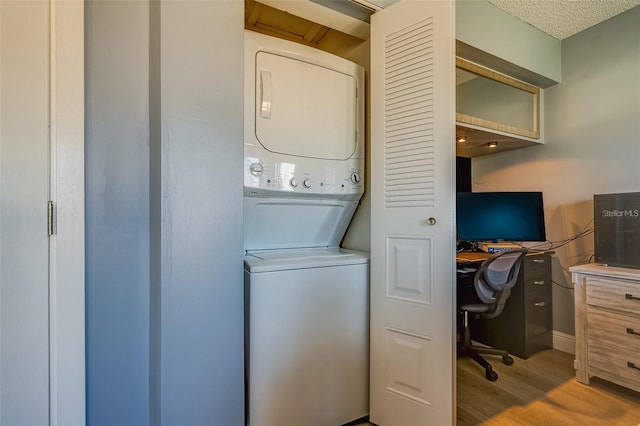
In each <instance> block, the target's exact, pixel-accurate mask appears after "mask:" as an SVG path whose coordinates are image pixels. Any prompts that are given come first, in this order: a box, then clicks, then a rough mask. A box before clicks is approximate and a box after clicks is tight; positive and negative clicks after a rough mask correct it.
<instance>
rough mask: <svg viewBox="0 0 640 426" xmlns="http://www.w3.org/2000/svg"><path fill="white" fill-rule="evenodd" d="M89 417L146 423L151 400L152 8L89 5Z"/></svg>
mask: <svg viewBox="0 0 640 426" xmlns="http://www.w3.org/2000/svg"><path fill="white" fill-rule="evenodd" d="M85 14H86V15H85V23H86V25H85V27H86V29H85V36H86V40H85V43H86V45H85V55H86V71H85V81H86V83H85V84H86V93H85V97H86V139H85V167H86V357H87V359H86V361H87V364H86V368H87V375H86V380H87V393H86V395H87V423H88V424H91V425H116V424H117V425H123V426H124V425H143V424H147V423H148V412H149V408H148V404H149V370H148V360H149V121H148V120H149V118H148V116H149V111H148V108H149V95H148V79H149V77H148V75H149V70H148V50H149V11H148V4H147V3H146V2H144V1H94V0H91V1H87V2H86V12H85Z"/></svg>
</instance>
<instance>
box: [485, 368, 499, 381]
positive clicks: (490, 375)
mask: <svg viewBox="0 0 640 426" xmlns="http://www.w3.org/2000/svg"><path fill="white" fill-rule="evenodd" d="M485 375H486V376H487V380H489V381H490V382H495V381H496V380H498V373H496V372H495V371H493V369H492V368H491V367H487V368H486V370H485Z"/></svg>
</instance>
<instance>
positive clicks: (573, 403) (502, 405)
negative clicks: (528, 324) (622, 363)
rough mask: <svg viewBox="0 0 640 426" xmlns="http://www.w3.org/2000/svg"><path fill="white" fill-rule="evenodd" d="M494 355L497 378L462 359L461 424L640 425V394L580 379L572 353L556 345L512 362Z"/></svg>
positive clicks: (459, 384)
mask: <svg viewBox="0 0 640 426" xmlns="http://www.w3.org/2000/svg"><path fill="white" fill-rule="evenodd" d="M488 359H491V363H492V365H493V366H494V369H495V370H496V371H497V373H498V375H499V378H498V380H497V381H495V382H490V381H488V380H487V379H485V376H484V370H483V369H482V368H481V367H480V366H478V365H477V364H475V363H474V362H473V361H471V360H470V359H468V358H461V359H458V361H457V364H458V369H457V408H458V410H457V420H458V422H457V424H458V426H467V425H479V424H482V425H483V426H507V425H508V426H512V425H518V426H529V425H530V426H541V425H553V426H561V425H585V426H587V425H588V426H591V425H593V426H606V425H620V426H626V425H629V426H636V425H640V393H637V392H633V391H630V390H628V389H625V388H623V387H620V386H617V385H614V384H612V383H610V382H607V381H604V380H599V379H592V380H591V385H590V386H586V385H583V384H581V383H578V382H577V381H576V380H575V370H574V369H573V359H574V356H573V355H571V354H567V353H564V352H560V351H557V350H553V349H550V350H547V351H543V352H540V353H537V354H535V355H533V356H531V357H530V358H529V359H527V360H523V359H520V358H516V357H514V360H515V363H514V364H513V365H511V366H506V365H504V364H502V363H501V362H500V358H499V357H489V358H488ZM493 359H495V361H494V360H493Z"/></svg>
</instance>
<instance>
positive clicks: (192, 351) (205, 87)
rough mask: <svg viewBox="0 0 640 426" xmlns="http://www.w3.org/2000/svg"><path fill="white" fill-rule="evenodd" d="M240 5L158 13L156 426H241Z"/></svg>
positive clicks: (173, 4) (190, 6) (169, 4)
mask: <svg viewBox="0 0 640 426" xmlns="http://www.w3.org/2000/svg"><path fill="white" fill-rule="evenodd" d="M243 14H244V8H243V2H242V1H238V0H236V1H198V0H196V1H181V2H180V1H163V2H161V10H160V15H161V21H160V22H161V26H160V32H161V45H160V46H161V49H160V57H161V67H160V69H161V75H160V82H161V83H160V88H161V99H162V100H161V105H162V111H161V135H160V138H161V142H160V146H161V150H162V155H161V157H162V163H161V174H162V176H161V188H160V191H161V194H162V196H161V211H162V221H161V224H160V228H159V229H158V231H159V232H160V233H161V236H162V242H161V244H162V249H161V261H162V273H161V301H160V317H161V323H160V327H161V329H160V332H161V336H160V338H161V342H160V345H161V360H160V372H161V386H160V391H161V395H160V408H161V413H160V416H161V421H162V424H165V425H216V426H218V425H219V426H225V425H229V426H232V425H242V424H243V423H244V417H243V415H244V399H243V392H244V391H243V389H244V386H243V377H244V354H243V341H244V328H243V318H244V311H243V306H244V305H243V303H244V302H243V301H244V299H243V294H244V293H243V291H244V290H243V247H242V241H243V238H242V204H243V203H242V187H243V182H242V179H243V167H242V159H243V57H244V56H243V52H244V47H243V46H244V44H243V39H244V30H243V27H244V16H243Z"/></svg>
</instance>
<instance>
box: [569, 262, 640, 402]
mask: <svg viewBox="0 0 640 426" xmlns="http://www.w3.org/2000/svg"><path fill="white" fill-rule="evenodd" d="M569 271H571V276H572V281H573V284H574V287H575V297H574V301H575V318H576V379H577V380H578V381H579V382H581V383H585V384H589V379H590V378H591V377H592V376H597V377H601V378H603V379H606V380H609V381H612V382H615V383H617V384H619V385H622V386H625V387H627V388H630V389H633V390H636V391H640V269H626V268H616V267H611V266H605V265H600V264H588V265H582V266H574V267H571V268H569Z"/></svg>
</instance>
